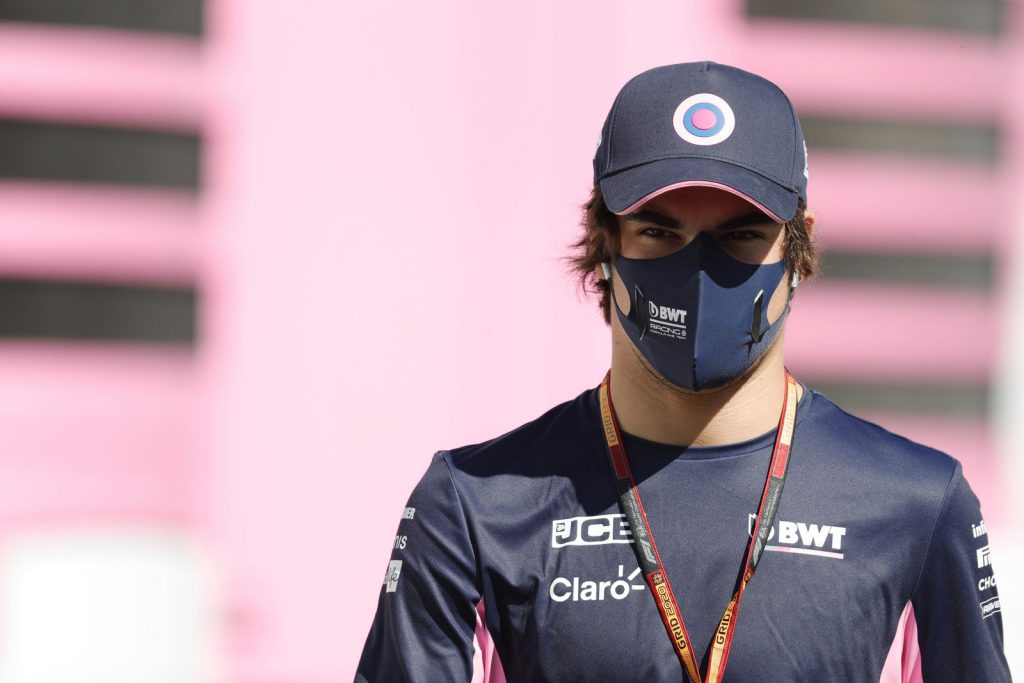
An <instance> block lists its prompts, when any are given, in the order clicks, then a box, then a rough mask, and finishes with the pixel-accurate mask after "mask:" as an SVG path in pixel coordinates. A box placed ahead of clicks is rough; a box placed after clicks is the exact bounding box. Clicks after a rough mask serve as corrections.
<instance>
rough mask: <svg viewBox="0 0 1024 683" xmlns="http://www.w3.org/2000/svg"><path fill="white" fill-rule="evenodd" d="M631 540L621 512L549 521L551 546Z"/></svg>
mask: <svg viewBox="0 0 1024 683" xmlns="http://www.w3.org/2000/svg"><path fill="white" fill-rule="evenodd" d="M632 542H633V532H632V531H631V530H630V528H629V522H627V521H626V515H623V514H618V515H597V516H594V517H570V518H569V519H556V520H555V521H553V522H552V523H551V547H552V548H563V547H565V546H567V545H604V544H606V543H632Z"/></svg>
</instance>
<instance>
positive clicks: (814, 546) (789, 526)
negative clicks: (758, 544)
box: [747, 515, 846, 560]
mask: <svg viewBox="0 0 1024 683" xmlns="http://www.w3.org/2000/svg"><path fill="white" fill-rule="evenodd" d="M756 519H757V515H748V517H747V520H748V521H747V533H748V534H750V533H753V530H754V522H755V521H756ZM776 532H778V533H776ZM845 536H846V527H844V526H830V525H828V524H810V523H808V522H786V521H783V520H779V521H777V522H776V523H775V524H774V525H773V526H772V530H771V531H770V532H769V534H768V545H767V546H765V550H774V551H777V552H783V553H798V554H802V555H816V556H818V557H831V558H834V559H837V560H841V559H843V557H844V556H843V552H842V550H843V538H844V537H845ZM772 541H775V542H774V543H772Z"/></svg>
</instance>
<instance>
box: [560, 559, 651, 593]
mask: <svg viewBox="0 0 1024 683" xmlns="http://www.w3.org/2000/svg"><path fill="white" fill-rule="evenodd" d="M643 589H644V582H643V579H642V578H641V577H640V567H637V568H636V569H634V570H633V571H632V572H630V573H629V574H626V569H625V567H624V566H623V565H621V564H620V565H619V575H618V576H617V577H616V578H614V579H604V580H591V579H584V578H580V577H579V576H574V577H572V578H565V577H564V576H559V577H558V578H556V579H554V580H553V581H552V582H551V585H550V586H549V587H548V596H550V598H551V599H552V600H554V601H555V602H566V601H570V602H590V601H592V600H594V601H602V600H625V599H626V598H627V597H629V595H631V594H632V593H633V591H642V590H643Z"/></svg>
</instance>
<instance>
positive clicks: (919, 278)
mask: <svg viewBox="0 0 1024 683" xmlns="http://www.w3.org/2000/svg"><path fill="white" fill-rule="evenodd" d="M822 278H823V279H826V280H830V281H839V280H846V281H855V282H887V283H892V284H900V285H903V284H913V285H925V286H928V287H955V288H961V289H972V290H978V291H984V292H988V291H991V290H992V287H993V282H994V279H995V264H994V263H993V260H992V256H991V255H989V254H957V255H953V254H922V253H880V252H862V251H841V250H835V249H829V248H828V247H827V246H826V247H825V250H824V255H823V257H822Z"/></svg>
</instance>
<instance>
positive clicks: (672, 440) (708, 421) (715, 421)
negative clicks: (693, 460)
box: [611, 330, 802, 446]
mask: <svg viewBox="0 0 1024 683" xmlns="http://www.w3.org/2000/svg"><path fill="white" fill-rule="evenodd" d="M784 332H785V331H784V330H783V331H782V332H780V334H779V336H778V338H777V339H776V340H775V343H773V344H772V345H771V347H770V348H769V349H767V350H766V351H765V355H764V356H763V357H762V358H761V359H760V361H759V362H758V363H757V365H755V366H754V368H753V369H752V370H751V371H750V372H749V373H748V374H747V375H746V376H744V377H743V378H742V379H740V380H739V381H738V382H736V383H735V384H732V385H729V386H726V387H724V388H721V389H709V390H704V391H701V392H699V393H697V392H686V391H684V390H681V389H678V388H675V387H673V386H671V385H668V384H667V383H666V382H665V380H663V379H661V378H660V377H658V376H656V375H655V374H654V373H653V371H652V370H651V369H650V368H649V367H648V366H647V365H645V363H644V361H643V360H642V359H641V357H640V356H639V353H638V352H637V351H636V349H635V348H634V347H633V345H632V344H631V343H630V342H629V340H628V339H627V338H625V337H624V335H613V342H612V343H613V349H612V370H611V391H612V402H613V403H614V405H615V413H616V416H617V417H618V420H619V425H620V427H621V428H622V430H623V431H624V432H626V433H629V434H633V435H634V436H639V437H641V438H644V439H647V440H649V441H656V442H658V443H666V444H673V445H678V446H691V445H693V446H719V445H726V444H732V443H738V442H740V441H746V440H747V439H753V438H754V437H757V436H760V435H762V434H764V433H766V432H768V431H771V430H772V429H775V428H776V427H777V426H778V424H779V415H780V414H781V413H782V403H783V396H784V392H785V386H786V379H785V378H786V370H785V366H784V365H783V361H782V336H783V333H784ZM801 391H802V389H801V387H799V385H798V386H797V392H798V396H799V394H800V392H801Z"/></svg>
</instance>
